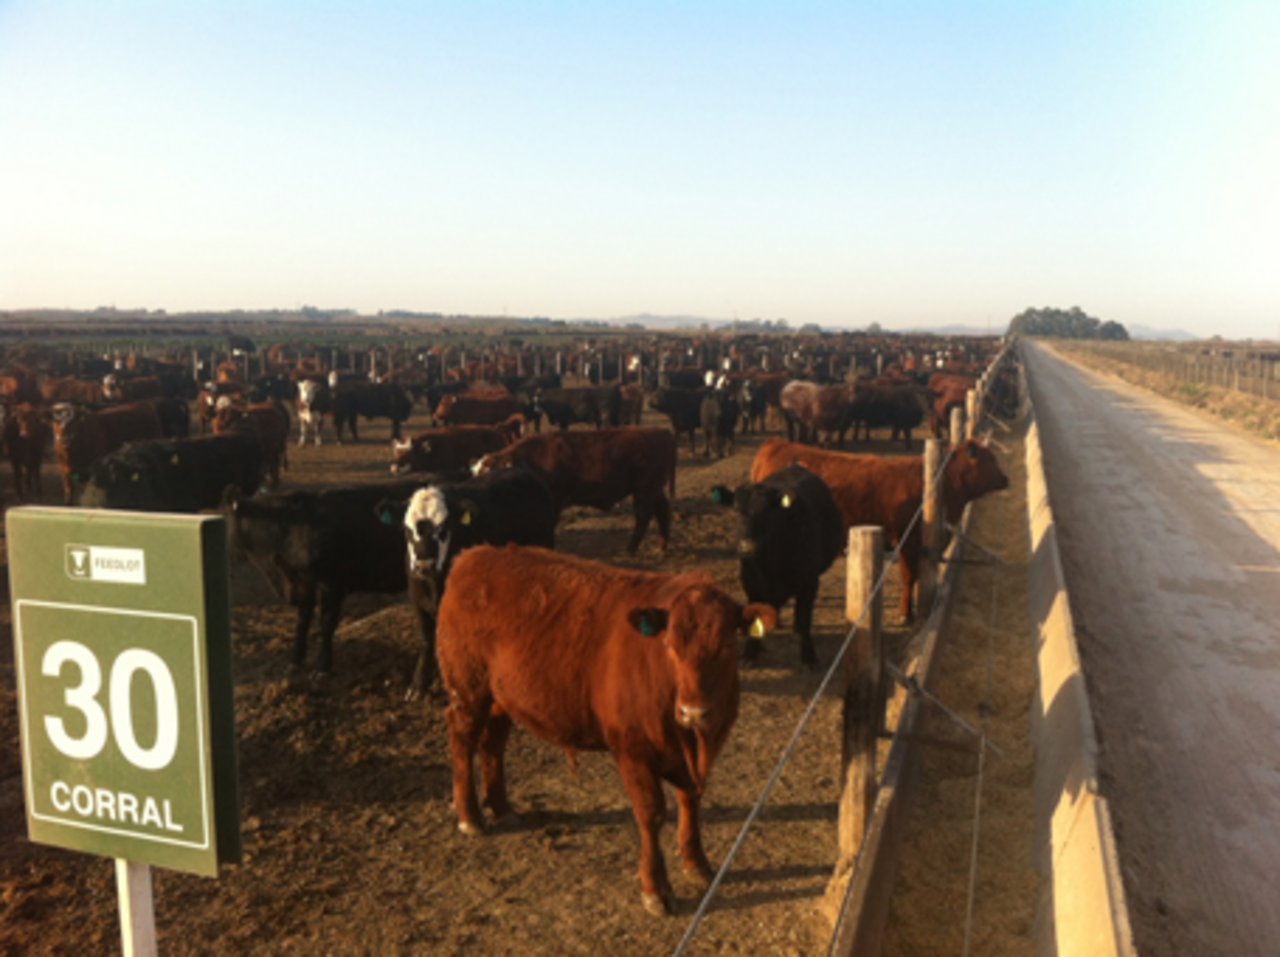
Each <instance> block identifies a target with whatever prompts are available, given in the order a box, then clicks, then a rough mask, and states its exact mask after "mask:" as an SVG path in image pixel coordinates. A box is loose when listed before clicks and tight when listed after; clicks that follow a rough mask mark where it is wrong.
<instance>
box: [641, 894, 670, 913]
mask: <svg viewBox="0 0 1280 957" xmlns="http://www.w3.org/2000/svg"><path fill="white" fill-rule="evenodd" d="M640 903H641V904H643V905H644V909H645V910H647V911H648V912H649V913H650V914H652V915H653V916H654V917H668V916H670V914H671V904H670V902H669V901H668V900H667V898H666V896H665V895H662V894H647V893H644V892H641V894H640Z"/></svg>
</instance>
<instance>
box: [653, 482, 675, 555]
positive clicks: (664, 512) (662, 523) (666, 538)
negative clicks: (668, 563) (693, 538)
mask: <svg viewBox="0 0 1280 957" xmlns="http://www.w3.org/2000/svg"><path fill="white" fill-rule="evenodd" d="M653 513H654V515H656V516H657V518H658V537H659V538H660V539H661V543H660V544H661V546H662V550H663V551H664V552H665V551H666V550H667V543H668V542H670V541H671V500H670V499H669V498H667V496H666V495H664V494H663V493H662V492H659V493H658V496H657V498H655V499H654V500H653Z"/></svg>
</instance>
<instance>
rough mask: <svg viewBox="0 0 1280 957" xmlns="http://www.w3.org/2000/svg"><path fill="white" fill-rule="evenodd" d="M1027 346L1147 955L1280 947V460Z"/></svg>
mask: <svg viewBox="0 0 1280 957" xmlns="http://www.w3.org/2000/svg"><path fill="white" fill-rule="evenodd" d="M1030 354H1031V360H1029V370H1030V372H1031V374H1032V377H1033V383H1034V384H1035V387H1036V400H1037V407H1038V409H1039V416H1040V429H1041V436H1042V442H1043V444H1044V457H1045V462H1046V466H1047V472H1048V479H1049V486H1050V494H1051V495H1052V498H1053V505H1054V512H1055V517H1056V520H1057V526H1058V536H1059V542H1060V546H1061V550H1062V558H1063V568H1064V572H1065V574H1066V579H1067V583H1068V586H1069V588H1070V590H1071V599H1072V602H1071V604H1072V612H1073V615H1074V617H1075V623H1076V630H1077V633H1078V636H1079V641H1080V650H1081V659H1082V663H1083V666H1084V670H1085V675H1086V681H1087V685H1088V690H1089V695H1090V700H1091V704H1092V707H1093V712H1094V721H1095V724H1096V726H1097V729H1098V737H1099V745H1100V759H1099V779H1100V786H1101V789H1102V793H1103V795H1104V796H1105V797H1106V798H1107V799H1108V800H1109V801H1110V804H1111V810H1112V817H1113V820H1114V822H1115V830H1116V842H1117V847H1118V850H1119V856H1120V866H1121V872H1122V874H1123V877H1124V885H1125V893H1126V896H1127V898H1128V903H1129V908H1130V914H1131V922H1132V926H1133V934H1134V940H1135V943H1136V945H1137V948H1138V951H1139V952H1140V953H1144V954H1257V955H1271V954H1275V953H1276V948H1277V941H1280V912H1277V910H1276V908H1275V906H1274V904H1275V896H1276V892H1275V888H1276V886H1277V885H1278V884H1280V830H1277V828H1276V821H1277V820H1280V787H1277V783H1278V782H1280V750H1278V749H1277V744H1276V742H1277V741H1280V704H1277V702H1280V695H1278V694H1277V691H1280V641H1277V636H1276V626H1275V623H1276V619H1277V617H1280V592H1278V591H1277V589H1276V580H1277V577H1276V576H1277V573H1280V515H1278V514H1277V512H1276V508H1275V502H1276V497H1277V480H1276V475H1277V473H1278V472H1280V452H1278V451H1277V449H1276V448H1275V447H1274V446H1273V445H1270V444H1267V443H1263V442H1259V441H1257V440H1256V439H1255V438H1253V437H1250V436H1245V435H1243V434H1241V433H1240V432H1237V431H1236V430H1233V429H1224V428H1223V427H1222V423H1221V421H1220V420H1218V419H1215V418H1212V417H1210V416H1207V415H1204V414H1202V413H1199V412H1196V411H1192V410H1189V409H1186V408H1184V407H1182V406H1179V405H1176V404H1173V403H1171V402H1167V401H1165V400H1163V399H1161V398H1158V397H1156V396H1153V395H1152V394H1151V393H1150V392H1146V391H1143V390H1141V389H1137V388H1134V387H1132V386H1130V385H1127V384H1125V383H1123V382H1120V381H1119V380H1117V379H1115V378H1112V377H1110V376H1104V375H1099V374H1096V373H1093V372H1090V371H1088V370H1085V369H1082V368H1080V367H1078V366H1075V365H1072V364H1070V363H1068V362H1064V361H1062V360H1061V359H1059V358H1057V357H1055V356H1054V355H1053V354H1052V353H1051V352H1049V351H1048V350H1043V349H1040V348H1034V349H1033V350H1032V351H1031V353H1030ZM1251 401H1257V400H1251Z"/></svg>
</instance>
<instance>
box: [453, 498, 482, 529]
mask: <svg viewBox="0 0 1280 957" xmlns="http://www.w3.org/2000/svg"><path fill="white" fill-rule="evenodd" d="M479 517H480V506H479V505H477V504H476V503H475V502H473V501H471V500H470V499H463V500H462V501H461V502H459V503H458V524H459V525H463V526H470V525H472V524H474V523H475V520H476V519H477V518H479Z"/></svg>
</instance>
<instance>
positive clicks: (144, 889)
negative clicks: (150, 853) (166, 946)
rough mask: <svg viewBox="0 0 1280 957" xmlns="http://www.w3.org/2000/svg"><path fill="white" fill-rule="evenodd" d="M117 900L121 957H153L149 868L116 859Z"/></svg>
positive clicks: (152, 914)
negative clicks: (118, 900)
mask: <svg viewBox="0 0 1280 957" xmlns="http://www.w3.org/2000/svg"><path fill="white" fill-rule="evenodd" d="M116 891H117V893H118V894H119V897H120V937H121V942H122V943H123V945H124V955H125V957H155V953H156V913H155V907H154V905H153V903H152V899H151V865H149V864H138V863H136V862H134V861H126V860H125V859H124V858H122V857H117V858H116Z"/></svg>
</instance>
